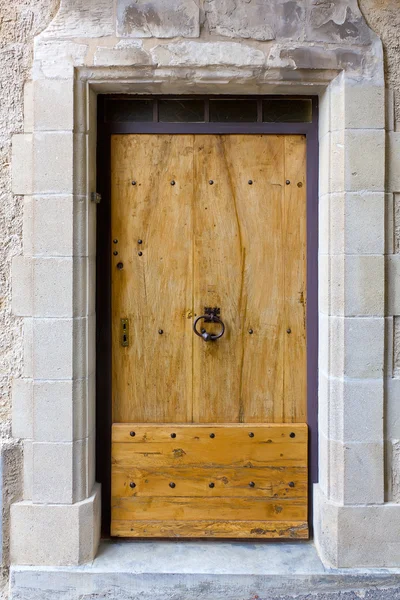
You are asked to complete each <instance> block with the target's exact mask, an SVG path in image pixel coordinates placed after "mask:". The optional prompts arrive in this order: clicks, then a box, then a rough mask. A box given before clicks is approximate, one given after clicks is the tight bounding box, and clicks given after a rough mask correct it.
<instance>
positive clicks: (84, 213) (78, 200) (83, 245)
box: [71, 186, 96, 257]
mask: <svg viewBox="0 0 400 600" xmlns="http://www.w3.org/2000/svg"><path fill="white" fill-rule="evenodd" d="M92 189H96V186H95V187H94V188H92ZM92 207H94V210H95V211H96V208H95V207H96V204H95V203H94V202H91V201H90V200H89V199H88V197H87V196H75V197H74V203H73V218H72V219H71V228H72V229H73V249H74V250H73V254H74V256H76V257H78V256H87V255H88V252H89V249H88V245H89V240H88V237H89V235H91V232H90V231H89V232H88V227H89V224H88V214H89V213H90V210H91V208H92ZM90 214H92V213H90ZM95 214H96V212H95ZM94 248H96V245H94Z"/></svg>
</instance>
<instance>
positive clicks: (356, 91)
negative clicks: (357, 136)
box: [343, 78, 385, 129]
mask: <svg viewBox="0 0 400 600" xmlns="http://www.w3.org/2000/svg"><path fill="white" fill-rule="evenodd" d="M343 127H344V128H345V129H384V128H385V88H384V87H383V86H380V85H373V84H372V83H371V84H367V83H366V82H365V81H364V80H362V81H361V82H359V81H352V80H349V79H348V78H347V79H346V80H345V86H344V123H343Z"/></svg>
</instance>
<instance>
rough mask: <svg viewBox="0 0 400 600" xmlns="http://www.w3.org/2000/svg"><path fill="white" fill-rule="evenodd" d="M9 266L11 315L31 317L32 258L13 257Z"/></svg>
mask: <svg viewBox="0 0 400 600" xmlns="http://www.w3.org/2000/svg"><path fill="white" fill-rule="evenodd" d="M11 264H12V266H11V273H12V309H13V313H14V315H17V316H22V317H23V316H32V312H33V299H32V298H33V296H32V291H33V269H32V258H31V257H29V256H14V257H13V259H12V263H11Z"/></svg>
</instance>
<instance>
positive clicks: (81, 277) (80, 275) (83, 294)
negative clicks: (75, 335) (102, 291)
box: [71, 257, 93, 317]
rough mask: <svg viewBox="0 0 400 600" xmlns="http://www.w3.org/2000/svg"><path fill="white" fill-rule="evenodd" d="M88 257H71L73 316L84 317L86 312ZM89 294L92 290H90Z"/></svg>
mask: <svg viewBox="0 0 400 600" xmlns="http://www.w3.org/2000/svg"><path fill="white" fill-rule="evenodd" d="M88 271H89V259H88V258H86V257H77V258H74V259H73V286H72V288H71V296H72V292H73V296H72V300H73V313H74V317H85V316H87V314H88V294H89V273H88ZM90 292H91V294H93V291H92V290H90Z"/></svg>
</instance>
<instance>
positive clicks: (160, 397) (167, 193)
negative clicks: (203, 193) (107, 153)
mask: <svg viewBox="0 0 400 600" xmlns="http://www.w3.org/2000/svg"><path fill="white" fill-rule="evenodd" d="M111 163H112V164H111V187H112V189H111V195H112V209H111V212H112V228H111V231H112V234H111V235H112V239H116V240H118V243H116V244H112V250H113V252H118V254H117V255H116V256H114V255H113V260H112V339H113V342H112V354H113V364H112V370H113V421H114V422H127V421H130V420H132V419H135V420H139V421H140V420H141V421H147V420H150V421H153V422H160V421H161V422H163V421H183V422H186V421H190V420H191V419H192V407H191V389H192V358H191V356H192V338H193V333H192V330H191V326H192V321H191V317H192V313H191V311H192V201H193V177H192V171H193V136H185V135H182V136H178V135H160V136H158V135H123V136H122V135H121V136H119V135H114V136H112V150H111ZM132 181H136V185H132ZM171 181H175V185H171ZM139 239H141V240H142V244H138V240H139ZM139 252H142V255H141V256H139ZM118 263H123V265H124V267H123V269H122V270H119V269H118V268H117V264H118ZM121 318H128V319H129V322H130V340H129V342H130V344H129V347H127V348H123V347H121V345H120V319H121ZM158 330H163V332H164V333H163V334H162V335H160V334H159V333H158Z"/></svg>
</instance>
